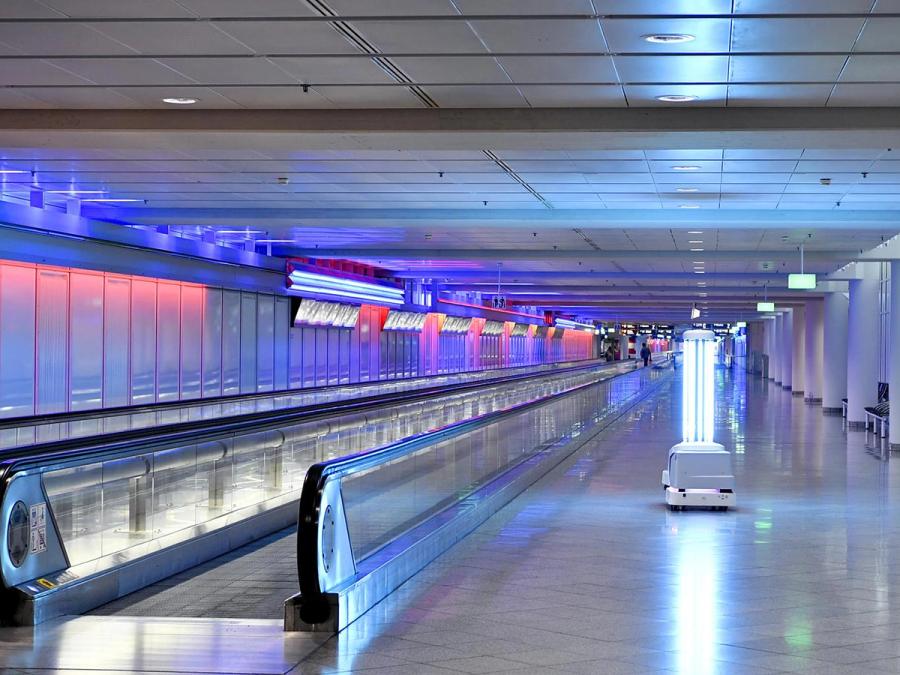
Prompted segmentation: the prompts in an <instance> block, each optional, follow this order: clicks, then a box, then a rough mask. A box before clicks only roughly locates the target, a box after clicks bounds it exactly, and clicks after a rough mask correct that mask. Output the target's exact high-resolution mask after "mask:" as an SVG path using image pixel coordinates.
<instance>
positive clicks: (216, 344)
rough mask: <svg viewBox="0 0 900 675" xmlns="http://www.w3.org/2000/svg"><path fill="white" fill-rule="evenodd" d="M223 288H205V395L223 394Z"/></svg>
mask: <svg viewBox="0 0 900 675" xmlns="http://www.w3.org/2000/svg"><path fill="white" fill-rule="evenodd" d="M222 293H223V292H222V289H220V288H204V289H203V353H202V355H201V363H202V365H201V372H202V377H203V396H220V395H221V394H222Z"/></svg>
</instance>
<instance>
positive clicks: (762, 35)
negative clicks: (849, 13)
mask: <svg viewBox="0 0 900 675" xmlns="http://www.w3.org/2000/svg"><path fill="white" fill-rule="evenodd" d="M864 22H865V19H862V18H845V19H814V18H809V17H804V18H797V19H793V18H790V19H788V18H785V19H773V18H766V19H735V20H734V28H733V31H732V42H731V49H732V51H735V52H759V51H767V52H776V51H777V52H822V51H849V50H850V48H851V47H853V43H854V42H855V41H856V36H857V35H859V31H860V30H861V29H862V27H863V23H864Z"/></svg>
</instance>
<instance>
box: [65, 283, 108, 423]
mask: <svg viewBox="0 0 900 675" xmlns="http://www.w3.org/2000/svg"><path fill="white" fill-rule="evenodd" d="M69 289H70V297H69V311H70V322H69V410H85V409H90V408H99V407H100V406H101V405H103V275H102V274H90V273H73V274H71V275H70V277H69Z"/></svg>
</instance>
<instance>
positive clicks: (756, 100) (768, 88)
mask: <svg viewBox="0 0 900 675" xmlns="http://www.w3.org/2000/svg"><path fill="white" fill-rule="evenodd" d="M832 88H833V87H832V85H830V84H729V85H728V105H729V106H765V107H773V108H778V107H789V106H794V107H811V108H820V107H822V106H824V105H825V104H826V103H827V102H828V97H829V96H830V95H831V92H832Z"/></svg>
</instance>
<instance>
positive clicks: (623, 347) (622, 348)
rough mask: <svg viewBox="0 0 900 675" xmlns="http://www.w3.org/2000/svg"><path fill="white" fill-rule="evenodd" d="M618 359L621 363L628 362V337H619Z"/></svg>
mask: <svg viewBox="0 0 900 675" xmlns="http://www.w3.org/2000/svg"><path fill="white" fill-rule="evenodd" d="M619 358H620V359H622V360H623V361H627V360H628V336H627V335H620V336H619Z"/></svg>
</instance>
